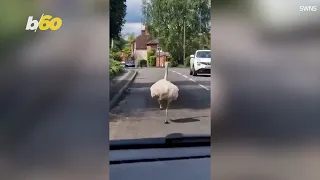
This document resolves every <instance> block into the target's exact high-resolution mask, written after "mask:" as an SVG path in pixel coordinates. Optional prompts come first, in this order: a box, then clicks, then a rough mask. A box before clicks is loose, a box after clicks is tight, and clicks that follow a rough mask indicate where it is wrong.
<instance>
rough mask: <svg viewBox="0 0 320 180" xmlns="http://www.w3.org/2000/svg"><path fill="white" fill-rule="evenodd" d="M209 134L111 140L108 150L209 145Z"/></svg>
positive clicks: (178, 134)
mask: <svg viewBox="0 0 320 180" xmlns="http://www.w3.org/2000/svg"><path fill="white" fill-rule="evenodd" d="M210 140H211V137H210V135H194V136H193V135H183V134H180V133H173V134H169V135H167V136H166V137H164V138H143V139H124V140H111V141H110V150H121V149H123V150H124V149H149V148H174V147H199V146H210Z"/></svg>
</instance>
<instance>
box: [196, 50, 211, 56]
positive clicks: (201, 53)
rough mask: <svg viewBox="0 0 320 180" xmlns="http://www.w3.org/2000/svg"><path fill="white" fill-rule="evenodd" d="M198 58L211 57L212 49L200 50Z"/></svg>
mask: <svg viewBox="0 0 320 180" xmlns="http://www.w3.org/2000/svg"><path fill="white" fill-rule="evenodd" d="M196 57H197V58H211V51H198V52H197V54H196Z"/></svg>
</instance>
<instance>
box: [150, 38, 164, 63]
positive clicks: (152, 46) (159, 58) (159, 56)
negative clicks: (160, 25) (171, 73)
mask: <svg viewBox="0 0 320 180" xmlns="http://www.w3.org/2000/svg"><path fill="white" fill-rule="evenodd" d="M151 49H156V57H157V58H156V67H164V63H165V62H166V61H167V59H168V57H169V53H168V52H163V51H162V50H161V47H160V46H159V40H158V38H156V39H153V40H151V41H149V42H148V43H147V50H148V51H149V50H151ZM159 51H160V52H159Z"/></svg>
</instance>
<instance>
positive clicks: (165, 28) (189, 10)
mask: <svg viewBox="0 0 320 180" xmlns="http://www.w3.org/2000/svg"><path fill="white" fill-rule="evenodd" d="M210 9H211V7H210V3H209V1H208V0H196V1H195V0H183V1H174V0H148V1H147V0H143V2H142V9H141V10H142V14H143V16H144V23H145V25H146V27H147V28H148V30H149V31H150V34H151V35H152V36H153V37H158V38H159V43H160V45H161V47H162V49H163V50H164V51H168V52H169V53H170V54H171V56H172V59H174V60H175V61H176V62H178V63H179V64H183V34H184V29H185V34H186V43H185V44H186V49H185V50H186V55H190V54H192V53H194V51H195V50H196V49H199V48H205V47H204V46H206V47H209V44H210V43H208V42H207V40H209V41H210V38H209V36H208V35H210V34H209V31H210V26H209V22H210ZM184 27H185V28H184ZM200 33H201V34H202V35H200Z"/></svg>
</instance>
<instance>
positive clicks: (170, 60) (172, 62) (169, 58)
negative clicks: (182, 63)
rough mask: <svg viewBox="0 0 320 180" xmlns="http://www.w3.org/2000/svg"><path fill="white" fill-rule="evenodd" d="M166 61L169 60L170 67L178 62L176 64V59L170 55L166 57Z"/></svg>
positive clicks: (175, 65)
mask: <svg viewBox="0 0 320 180" xmlns="http://www.w3.org/2000/svg"><path fill="white" fill-rule="evenodd" d="M167 61H168V62H170V64H169V65H170V67H177V66H178V65H179V64H178V61H176V60H175V59H173V58H172V57H168V59H167Z"/></svg>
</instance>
